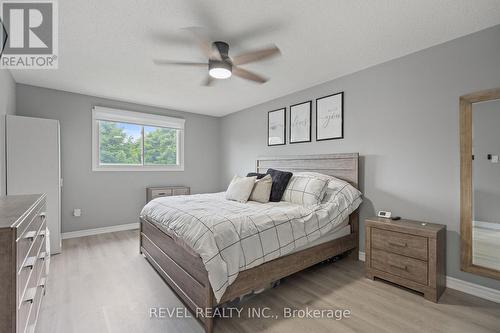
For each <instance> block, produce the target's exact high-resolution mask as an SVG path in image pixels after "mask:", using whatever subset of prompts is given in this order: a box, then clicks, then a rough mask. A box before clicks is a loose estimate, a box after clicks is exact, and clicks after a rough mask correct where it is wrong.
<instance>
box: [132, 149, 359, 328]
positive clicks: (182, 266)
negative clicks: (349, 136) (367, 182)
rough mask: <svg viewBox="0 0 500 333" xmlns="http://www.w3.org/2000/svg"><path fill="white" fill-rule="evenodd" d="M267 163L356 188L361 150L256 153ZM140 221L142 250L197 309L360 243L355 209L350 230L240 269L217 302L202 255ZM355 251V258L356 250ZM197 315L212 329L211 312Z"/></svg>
mask: <svg viewBox="0 0 500 333" xmlns="http://www.w3.org/2000/svg"><path fill="white" fill-rule="evenodd" d="M269 168H273V169H279V170H286V171H291V172H299V171H310V172H320V173H323V174H327V175H331V176H335V177H337V178H340V179H343V180H346V181H348V182H350V183H351V184H352V185H353V186H355V187H356V188H358V153H352V154H328V155H302V156H282V157H262V158H258V159H257V166H256V170H257V172H266V171H267V169H269ZM140 222H141V223H140V225H141V227H140V252H141V254H142V255H143V256H144V257H145V258H146V259H147V260H148V261H149V262H150V263H151V265H152V266H153V267H154V268H155V269H156V271H157V272H158V273H159V274H160V275H161V276H162V277H163V279H164V280H165V281H166V282H167V284H168V285H169V286H170V287H171V288H172V290H173V291H174V292H175V293H176V294H177V295H178V296H179V298H180V299H181V300H182V301H183V303H184V304H185V305H186V306H187V308H189V309H190V310H191V311H192V312H193V313H194V314H196V309H197V308H202V309H206V308H213V307H215V306H217V305H219V304H224V303H226V302H228V301H231V300H233V299H235V298H236V297H238V296H240V295H244V294H246V293H249V292H251V291H253V290H258V289H262V288H265V287H267V286H269V284H270V283H271V282H273V281H276V280H279V279H281V278H284V277H286V276H289V275H291V274H294V273H296V272H299V271H301V270H303V269H305V268H308V267H310V266H313V265H315V264H317V263H320V262H322V261H324V260H327V259H329V258H331V257H334V256H337V255H340V254H343V253H345V252H348V251H351V250H355V249H356V248H357V247H358V213H357V211H356V212H354V213H352V214H351V215H350V216H349V224H350V225H351V234H349V235H347V236H344V237H341V238H337V239H334V240H332V241H329V242H325V243H322V244H319V245H316V246H314V247H310V248H307V249H304V250H302V251H298V252H295V253H292V254H289V255H287V256H284V257H280V258H277V259H274V260H272V261H269V262H266V263H264V264H262V265H259V266H257V267H254V268H251V269H248V270H245V271H243V272H240V273H239V275H238V277H237V278H236V280H235V281H234V282H233V283H232V284H231V285H230V286H229V287H228V288H227V290H226V292H225V293H224V295H223V297H222V299H221V301H220V302H217V301H216V300H215V297H214V295H213V292H212V287H211V286H210V282H209V280H208V273H207V271H206V269H205V266H204V265H203V262H202V260H201V258H200V256H199V255H198V254H196V253H195V252H194V251H193V250H192V249H191V248H190V247H189V246H188V245H186V244H185V243H184V242H183V241H182V240H180V239H176V238H175V237H172V236H170V235H167V234H166V233H164V232H163V231H161V230H160V229H159V228H158V227H156V226H155V225H153V224H152V223H150V222H149V221H147V220H145V219H142V218H141V219H140ZM355 254H356V258H357V252H356V253H355ZM195 317H196V316H195ZM196 318H197V319H198V320H199V321H200V322H201V324H202V325H203V327H204V328H205V332H207V333H212V332H213V325H214V320H213V318H211V317H201V316H200V317H196Z"/></svg>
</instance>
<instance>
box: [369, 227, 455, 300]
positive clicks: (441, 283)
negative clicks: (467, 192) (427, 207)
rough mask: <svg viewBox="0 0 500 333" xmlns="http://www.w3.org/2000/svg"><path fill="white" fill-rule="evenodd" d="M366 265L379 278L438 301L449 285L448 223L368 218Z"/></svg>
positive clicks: (372, 276) (370, 273)
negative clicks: (447, 275) (447, 276)
mask: <svg viewBox="0 0 500 333" xmlns="http://www.w3.org/2000/svg"><path fill="white" fill-rule="evenodd" d="M365 251H366V253H365V266H366V275H367V277H368V278H371V279H374V278H375V277H377V278H380V279H383V280H387V281H390V282H392V283H395V284H398V285H401V286H404V287H406V288H409V289H413V290H416V291H418V292H420V293H423V294H424V297H425V298H426V299H428V300H430V301H433V302H437V301H438V300H439V297H440V296H441V294H442V293H443V292H444V290H445V288H446V226H445V225H442V224H435V223H426V222H420V221H411V220H398V221H393V220H391V219H385V218H379V217H373V218H368V219H366V220H365Z"/></svg>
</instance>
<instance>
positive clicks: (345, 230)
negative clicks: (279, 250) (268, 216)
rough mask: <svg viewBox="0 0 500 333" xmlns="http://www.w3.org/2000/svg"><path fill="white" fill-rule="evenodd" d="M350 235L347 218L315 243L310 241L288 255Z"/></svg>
mask: <svg viewBox="0 0 500 333" xmlns="http://www.w3.org/2000/svg"><path fill="white" fill-rule="evenodd" d="M350 234H351V225H350V224H349V218H347V219H345V220H344V222H343V223H342V224H341V225H339V227H338V228H336V229H335V230H334V231H332V232H329V233H327V234H325V235H323V236H321V237H320V238H318V239H316V240H315V241H312V242H310V243H308V244H306V245H304V246H299V247H297V248H296V249H294V250H293V251H292V252H290V253H295V252H299V251H302V250H305V249H308V248H310V247H313V246H316V245H320V244H323V243H326V242H330V241H332V240H335V239H338V238H342V237H344V236H347V235H350Z"/></svg>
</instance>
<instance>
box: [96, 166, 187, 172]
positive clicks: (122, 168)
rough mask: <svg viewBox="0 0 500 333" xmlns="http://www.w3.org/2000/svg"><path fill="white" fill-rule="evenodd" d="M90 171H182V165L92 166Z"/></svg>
mask: <svg viewBox="0 0 500 333" xmlns="http://www.w3.org/2000/svg"><path fill="white" fill-rule="evenodd" d="M92 171H145V172H151V171H184V166H183V165H175V166H168V167H165V166H116V165H110V166H102V165H100V166H93V167H92Z"/></svg>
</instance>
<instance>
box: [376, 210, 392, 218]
mask: <svg viewBox="0 0 500 333" xmlns="http://www.w3.org/2000/svg"><path fill="white" fill-rule="evenodd" d="M391 215H392V213H391V212H386V211H383V210H381V211H379V212H378V214H377V216H378V217H383V218H386V219H390V218H391Z"/></svg>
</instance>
